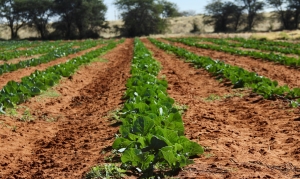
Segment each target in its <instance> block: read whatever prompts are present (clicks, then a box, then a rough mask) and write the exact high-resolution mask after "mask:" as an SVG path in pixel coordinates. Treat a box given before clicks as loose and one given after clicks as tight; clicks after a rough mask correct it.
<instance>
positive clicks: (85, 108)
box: [0, 39, 133, 179]
mask: <svg viewBox="0 0 300 179" xmlns="http://www.w3.org/2000/svg"><path fill="white" fill-rule="evenodd" d="M132 53H133V40H132V39H127V40H126V41H125V43H123V44H120V45H118V47H116V48H115V49H113V50H112V51H110V52H108V53H107V54H106V55H104V56H103V57H102V58H104V59H106V60H108V62H105V63H104V62H102V63H101V62H95V63H93V64H91V65H87V66H84V67H82V68H80V69H79V70H78V71H77V72H76V73H75V74H74V75H73V76H72V78H69V79H65V80H63V81H62V82H61V84H59V85H58V86H56V87H55V90H57V91H58V92H59V93H60V96H59V97H56V98H41V97H36V98H32V99H31V100H30V101H29V102H26V103H25V104H23V105H22V106H24V108H27V109H30V111H31V113H32V117H34V118H35V120H34V121H33V122H29V123H25V122H18V121H17V120H16V119H11V118H10V117H7V116H3V115H2V116H0V119H1V120H0V121H1V125H2V129H1V130H0V178H5V179H6V178H24V179H25V178H26V179H28V178H32V179H36V178H53V179H54V178H55V179H59V178H82V176H84V175H85V173H86V172H87V171H89V170H90V168H91V167H92V166H94V165H96V164H99V163H102V164H103V163H104V157H105V154H104V153H105V152H104V151H103V149H106V148H110V146H111V145H112V142H113V141H114V136H115V134H116V133H117V131H118V127H116V126H114V125H112V124H113V122H112V121H110V119H109V118H108V117H107V116H108V115H109V113H110V111H112V110H114V109H115V108H117V107H118V106H119V105H120V104H121V103H122V100H121V98H122V96H123V94H124V91H125V89H126V88H125V83H126V81H127V79H128V78H129V71H130V64H131V59H132ZM1 125H0V126H1ZM13 126H16V129H15V130H14V129H13Z"/></svg>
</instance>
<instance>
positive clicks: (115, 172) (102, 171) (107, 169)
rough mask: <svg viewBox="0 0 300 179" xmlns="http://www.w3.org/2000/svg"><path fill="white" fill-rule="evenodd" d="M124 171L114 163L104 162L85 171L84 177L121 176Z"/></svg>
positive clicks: (90, 178)
mask: <svg viewBox="0 0 300 179" xmlns="http://www.w3.org/2000/svg"><path fill="white" fill-rule="evenodd" d="M125 172H126V170H123V169H122V168H120V167H118V166H116V165H115V164H104V165H100V166H95V167H92V169H91V171H90V172H89V173H87V175H86V177H85V178H86V179H94V178H123V176H124V174H125Z"/></svg>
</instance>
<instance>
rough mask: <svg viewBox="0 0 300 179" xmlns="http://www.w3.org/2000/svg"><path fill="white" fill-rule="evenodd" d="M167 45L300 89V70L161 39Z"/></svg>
mask: <svg viewBox="0 0 300 179" xmlns="http://www.w3.org/2000/svg"><path fill="white" fill-rule="evenodd" d="M159 40H160V41H162V42H165V43H171V44H173V45H175V46H177V47H181V48H185V49H187V50H188V51H190V52H193V53H195V54H197V55H201V56H209V57H211V58H212V59H215V60H217V59H218V60H222V61H224V62H225V63H227V64H230V65H234V66H239V67H241V68H244V69H245V70H248V71H251V72H256V73H257V74H259V75H262V76H265V77H268V78H270V79H272V80H276V81H278V83H279V85H280V86H283V85H285V84H286V85H288V86H289V87H290V88H295V87H298V88H300V72H299V70H298V69H294V68H292V67H288V66H284V65H280V64H275V63H273V62H269V61H265V60H262V59H254V58H251V57H244V56H237V55H230V54H228V53H224V52H218V51H214V50H209V49H201V48H197V47H191V46H188V45H184V44H182V43H173V42H169V41H166V40H163V39H159Z"/></svg>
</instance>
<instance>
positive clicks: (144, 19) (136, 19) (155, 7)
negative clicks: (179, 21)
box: [114, 0, 175, 37]
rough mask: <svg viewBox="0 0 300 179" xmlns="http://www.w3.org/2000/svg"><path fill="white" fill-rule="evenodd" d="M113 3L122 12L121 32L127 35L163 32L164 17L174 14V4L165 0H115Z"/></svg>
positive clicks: (165, 24)
mask: <svg viewBox="0 0 300 179" xmlns="http://www.w3.org/2000/svg"><path fill="white" fill-rule="evenodd" d="M114 4H115V5H116V6H117V8H118V9H119V10H120V11H121V12H122V13H121V16H122V19H123V21H124V26H123V29H122V34H123V35H124V36H127V37H135V36H143V35H150V34H158V33H163V32H164V31H165V29H166V28H167V21H166V19H164V18H166V17H169V16H173V15H174V14H175V13H174V9H173V8H174V7H175V6H174V4H172V3H169V2H168V1H165V0H164V1H161V0H143V1H141V0H115V2H114ZM170 7H171V8H170ZM170 9H171V10H170ZM162 17H163V18H162Z"/></svg>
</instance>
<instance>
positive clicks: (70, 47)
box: [0, 40, 109, 75]
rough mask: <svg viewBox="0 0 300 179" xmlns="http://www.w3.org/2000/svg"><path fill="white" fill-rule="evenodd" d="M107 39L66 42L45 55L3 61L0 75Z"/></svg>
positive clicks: (71, 52) (48, 60)
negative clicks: (8, 61) (12, 62)
mask: <svg viewBox="0 0 300 179" xmlns="http://www.w3.org/2000/svg"><path fill="white" fill-rule="evenodd" d="M108 42H109V41H94V40H86V41H84V42H80V43H79V42H76V43H73V42H71V43H67V44H65V45H63V46H61V47H58V48H55V49H54V50H52V51H50V52H49V53H47V54H46V55H43V56H41V57H39V58H32V59H29V60H24V61H20V62H18V63H15V64H8V63H5V64H3V65H0V75H2V74H4V73H8V72H12V71H16V70H18V69H22V68H27V67H31V66H37V65H40V64H42V63H48V62H50V61H53V60H55V59H57V58H61V57H65V56H67V55H70V54H74V53H77V52H79V51H82V50H86V49H89V48H92V47H95V46H97V45H99V44H103V43H108ZM74 45H80V47H79V48H73V46H74Z"/></svg>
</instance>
